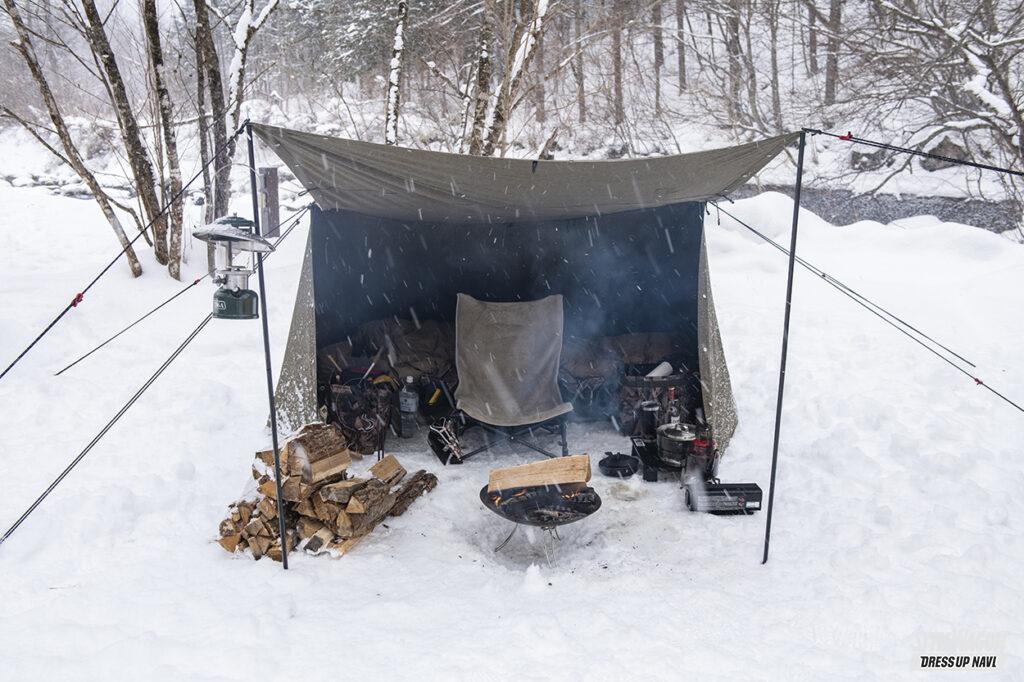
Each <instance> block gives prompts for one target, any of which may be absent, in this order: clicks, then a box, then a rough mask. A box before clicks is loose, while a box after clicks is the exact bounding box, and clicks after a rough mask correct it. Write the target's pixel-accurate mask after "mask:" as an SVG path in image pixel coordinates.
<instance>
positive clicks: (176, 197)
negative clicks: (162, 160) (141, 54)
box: [142, 0, 183, 279]
mask: <svg viewBox="0 0 1024 682" xmlns="http://www.w3.org/2000/svg"><path fill="white" fill-rule="evenodd" d="M142 24H143V28H144V30H145V33H146V44H147V47H148V48H149V63H150V67H151V68H152V73H153V85H154V88H155V90H156V99H157V109H158V112H159V116H160V128H161V130H162V132H163V138H164V139H163V142H164V148H165V150H166V152H167V170H168V174H169V176H170V196H169V197H166V200H169V201H170V211H169V215H170V219H171V221H170V222H171V224H170V233H169V239H168V251H169V253H168V265H167V269H168V271H169V272H170V274H171V277H173V278H174V279H181V231H182V226H183V211H182V197H181V163H180V161H179V160H178V141H177V133H176V121H175V120H174V107H173V106H172V104H171V96H170V93H169V92H168V90H167V78H166V76H165V75H164V53H163V49H162V48H161V45H160V22H159V20H158V18H157V14H156V0H142Z"/></svg>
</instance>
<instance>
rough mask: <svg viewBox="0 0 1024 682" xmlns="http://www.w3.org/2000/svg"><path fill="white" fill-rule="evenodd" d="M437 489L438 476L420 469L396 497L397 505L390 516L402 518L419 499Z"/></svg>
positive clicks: (403, 485)
mask: <svg viewBox="0 0 1024 682" xmlns="http://www.w3.org/2000/svg"><path fill="white" fill-rule="evenodd" d="M435 487H437V476H435V475H434V474H428V473H427V472H426V471H424V470H423V469H420V470H419V471H417V472H416V473H415V474H413V475H412V476H411V477H410V478H409V479H408V480H407V481H406V482H405V483H403V484H402V487H401V488H400V489H399V490H398V493H397V494H396V496H395V504H394V506H392V507H391V510H390V511H389V512H388V515H390V516H401V515H402V514H404V513H405V512H406V511H407V510H408V509H409V506H410V505H411V504H412V503H413V502H414V501H415V500H416V498H417V497H419V496H420V495H422V494H423V493H425V492H427V491H428V490H433V489H434V488H435Z"/></svg>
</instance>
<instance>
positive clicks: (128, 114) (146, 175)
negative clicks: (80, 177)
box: [82, 0, 168, 265]
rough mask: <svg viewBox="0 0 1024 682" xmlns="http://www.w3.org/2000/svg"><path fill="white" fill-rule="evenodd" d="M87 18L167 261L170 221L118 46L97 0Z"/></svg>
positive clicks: (159, 254) (160, 254)
mask: <svg viewBox="0 0 1024 682" xmlns="http://www.w3.org/2000/svg"><path fill="white" fill-rule="evenodd" d="M82 9H83V10H84V14H85V18H86V21H88V24H89V31H88V40H89V45H90V47H91V48H92V50H93V52H94V53H95V54H96V56H97V57H98V58H99V61H100V63H101V64H102V65H103V71H104V73H105V74H106V78H107V82H108V85H109V88H110V95H111V99H112V100H113V101H112V104H113V105H114V112H115V113H116V115H117V122H118V126H119V127H120V129H121V138H122V140H123V142H124V147H125V153H126V154H127V155H128V164H129V166H131V169H132V176H133V177H134V179H135V184H136V188H137V190H138V192H139V199H140V201H141V202H142V206H143V209H144V210H145V213H146V217H147V218H148V219H149V220H151V221H153V252H154V254H155V255H156V261H157V262H158V263H160V264H161V265H166V264H167V262H168V258H167V223H166V222H165V219H164V216H163V215H162V213H161V207H160V202H159V201H158V200H157V197H156V186H155V179H154V176H153V165H152V163H150V160H149V155H148V154H147V153H146V148H145V146H144V145H143V143H142V132H141V131H140V130H139V124H138V121H136V120H135V112H134V111H133V110H132V105H131V101H130V100H129V99H128V90H127V88H126V87H125V84H124V79H123V78H122V77H121V70H120V69H119V68H118V65H117V60H116V59H115V57H114V50H113V48H112V47H111V46H110V41H109V40H108V39H107V34H106V30H105V29H104V26H103V18H102V17H101V16H100V13H99V10H98V9H97V8H96V3H95V2H94V0H82Z"/></svg>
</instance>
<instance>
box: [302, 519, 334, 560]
mask: <svg viewBox="0 0 1024 682" xmlns="http://www.w3.org/2000/svg"><path fill="white" fill-rule="evenodd" d="M333 541H334V533H333V532H332V531H331V529H330V528H328V527H327V526H322V527H321V528H320V530H318V531H317V532H315V533H313V535H312V536H310V538H309V540H308V541H307V542H306V544H305V546H304V547H303V549H305V550H306V551H307V552H312V553H313V554H319V553H320V551H321V550H322V549H323V548H324V547H326V546H327V545H329V544H330V543H332V542H333Z"/></svg>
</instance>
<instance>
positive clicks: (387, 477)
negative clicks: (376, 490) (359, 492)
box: [370, 455, 405, 486]
mask: <svg viewBox="0 0 1024 682" xmlns="http://www.w3.org/2000/svg"><path fill="white" fill-rule="evenodd" d="M370 474H371V475H372V476H373V477H374V478H376V479H378V480H380V481H383V482H384V483H386V484H387V485H389V486H390V485H394V484H395V483H398V482H399V481H400V480H402V477H403V476H405V468H404V467H403V466H402V465H401V464H399V463H398V460H397V459H396V458H395V456H394V455H388V456H387V457H385V458H384V459H382V460H381V461H379V462H377V463H376V464H374V465H373V466H372V467H370Z"/></svg>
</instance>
